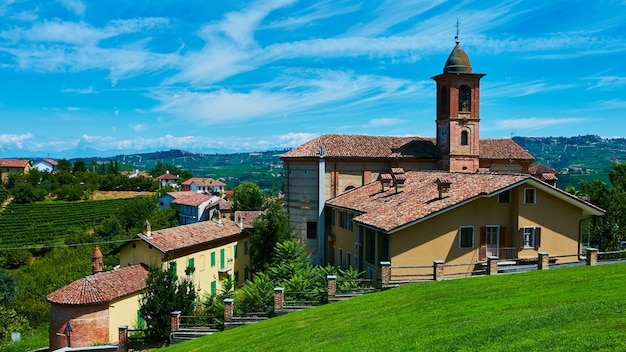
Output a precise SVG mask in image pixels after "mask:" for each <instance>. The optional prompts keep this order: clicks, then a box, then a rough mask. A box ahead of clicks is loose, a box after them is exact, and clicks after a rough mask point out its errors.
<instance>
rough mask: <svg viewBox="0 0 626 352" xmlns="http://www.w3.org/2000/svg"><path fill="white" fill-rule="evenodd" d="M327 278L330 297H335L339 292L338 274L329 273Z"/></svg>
mask: <svg viewBox="0 0 626 352" xmlns="http://www.w3.org/2000/svg"><path fill="white" fill-rule="evenodd" d="M326 280H328V284H327V288H328V290H327V292H328V298H331V297H335V295H336V294H337V276H335V275H328V276H326Z"/></svg>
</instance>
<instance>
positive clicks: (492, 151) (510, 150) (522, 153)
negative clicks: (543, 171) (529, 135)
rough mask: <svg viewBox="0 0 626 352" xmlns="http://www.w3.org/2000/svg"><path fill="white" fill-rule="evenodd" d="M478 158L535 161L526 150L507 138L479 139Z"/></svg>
mask: <svg viewBox="0 0 626 352" xmlns="http://www.w3.org/2000/svg"><path fill="white" fill-rule="evenodd" d="M480 158H481V159H483V160H508V159H513V160H535V157H534V156H532V155H531V154H530V153H529V152H527V151H526V149H524V148H522V147H521V146H520V145H519V144H517V143H515V141H514V140H512V139H508V138H503V139H481V140H480Z"/></svg>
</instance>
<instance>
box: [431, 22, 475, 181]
mask: <svg viewBox="0 0 626 352" xmlns="http://www.w3.org/2000/svg"><path fill="white" fill-rule="evenodd" d="M457 28H458V27H457ZM455 39H456V46H455V47H454V49H452V52H451V53H450V56H449V57H448V60H447V61H446V64H445V66H444V67H443V73H442V74H439V75H437V76H434V77H432V79H433V80H435V82H437V119H436V123H437V150H438V152H439V160H438V167H439V168H440V169H442V170H446V171H452V172H475V171H477V170H478V167H479V165H480V134H479V125H480V113H479V107H480V79H481V78H482V77H483V76H484V74H482V73H472V65H471V64H470V60H469V57H468V56H467V54H466V53H465V51H464V50H463V49H461V46H460V45H459V39H458V32H457V36H456V38H455Z"/></svg>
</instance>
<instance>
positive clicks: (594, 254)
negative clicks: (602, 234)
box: [587, 248, 598, 265]
mask: <svg viewBox="0 0 626 352" xmlns="http://www.w3.org/2000/svg"><path fill="white" fill-rule="evenodd" d="M587 265H598V249H597V248H587Z"/></svg>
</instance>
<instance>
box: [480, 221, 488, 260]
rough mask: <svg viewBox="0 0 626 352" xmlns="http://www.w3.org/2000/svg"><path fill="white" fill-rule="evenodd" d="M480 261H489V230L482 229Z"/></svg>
mask: <svg viewBox="0 0 626 352" xmlns="http://www.w3.org/2000/svg"><path fill="white" fill-rule="evenodd" d="M479 253H480V260H486V259H487V228H486V227H481V228H480V251H479Z"/></svg>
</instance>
